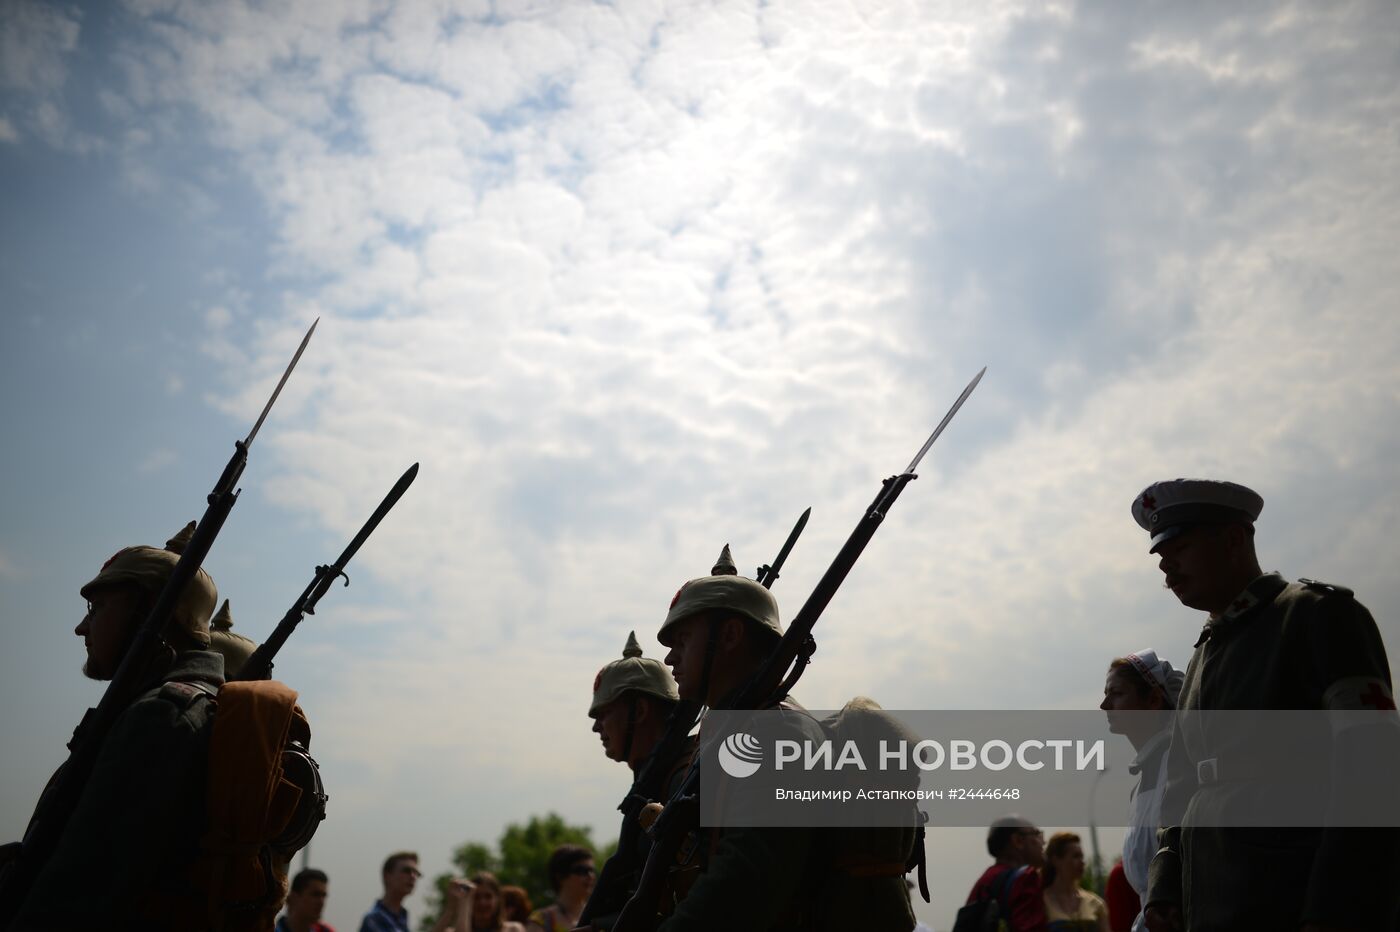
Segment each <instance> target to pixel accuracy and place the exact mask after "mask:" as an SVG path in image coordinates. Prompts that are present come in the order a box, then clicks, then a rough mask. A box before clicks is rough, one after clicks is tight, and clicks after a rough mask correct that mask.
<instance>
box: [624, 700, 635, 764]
mask: <svg viewBox="0 0 1400 932" xmlns="http://www.w3.org/2000/svg"><path fill="white" fill-rule="evenodd" d="M636 730H637V694H636V693H634V692H629V693H628V694H627V730H626V731H625V732H623V738H622V759H623V761H625V762H629V763H630V762H631V760H632V735H633V733H634V732H635V731H636Z"/></svg>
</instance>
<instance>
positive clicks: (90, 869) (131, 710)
mask: <svg viewBox="0 0 1400 932" xmlns="http://www.w3.org/2000/svg"><path fill="white" fill-rule="evenodd" d="M194 527H195V526H194V523H193V522H191V523H190V524H189V525H188V526H187V527H186V528H185V529H184V530H183V531H182V532H181V533H180V534H178V535H176V536H175V537H174V538H172V539H171V540H170V541H168V542H167V543H166V545H165V547H164V548H158V547H127V548H125V549H123V550H120V551H118V552H117V553H116V554H115V555H114V556H113V557H112V558H111V559H109V560H108V561H107V562H106V563H104V564H103V565H102V568H101V570H99V571H98V573H97V575H96V576H94V577H93V578H92V580H91V581H89V582H88V583H87V584H86V585H84V586H83V587H82V589H81V590H79V591H80V594H81V595H82V597H83V598H84V599H85V600H86V602H87V612H86V614H85V615H84V616H83V619H82V621H80V622H79V623H78V626H77V628H76V629H75V630H74V633H75V634H77V635H78V636H79V637H81V638H82V639H83V643H84V645H85V647H86V648H87V662H86V664H85V666H84V667H83V672H84V673H85V674H86V675H87V676H88V677H90V678H92V679H96V680H110V679H111V678H112V677H113V676H114V675H115V674H116V672H117V669H118V667H119V666H120V665H121V664H122V661H123V659H125V656H126V653H127V649H128V646H129V645H130V644H131V642H132V640H133V638H134V637H135V635H136V632H137V630H138V629H139V627H140V625H141V624H142V622H143V621H144V620H145V618H146V616H147V614H148V613H149V612H150V610H151V608H152V606H153V605H154V604H155V602H156V600H157V599H158V597H159V596H160V594H161V591H162V590H163V589H164V587H165V583H166V581H167V580H168V579H169V578H170V575H171V572H172V570H173V569H174V568H175V564H176V562H178V560H179V555H180V553H181V551H183V549H184V547H185V545H186V544H187V543H188V542H189V540H190V538H191V537H192V535H193V533H194ZM217 601H218V591H217V589H216V588H215V586H214V581H213V579H211V578H210V577H209V574H208V573H206V572H204V570H202V569H201V570H199V571H198V572H197V573H196V574H195V577H194V578H193V579H192V580H190V582H189V584H188V585H187V586H186V587H185V590H184V591H183V592H182V593H181V594H180V595H179V597H178V599H177V600H176V603H175V607H174V609H173V610H172V611H171V614H170V618H169V620H168V621H167V622H166V624H165V626H164V628H163V629H162V630H161V631H160V632H159V636H158V637H157V638H156V640H155V642H154V644H153V645H152V647H151V649H150V651H149V652H148V653H147V655H146V656H144V657H133V658H131V660H132V662H134V663H136V664H138V668H139V670H140V676H139V677H138V681H139V683H140V686H139V688H138V689H137V691H136V692H135V693H134V696H135V698H134V700H133V701H132V702H131V704H130V705H129V706H128V707H127V708H126V709H125V710H124V711H122V712H121V713H120V715H119V716H118V717H117V719H116V721H115V722H114V723H113V725H112V728H111V730H110V731H109V732H108V734H107V736H106V739H105V740H104V741H103V743H102V746H101V748H100V750H99V751H98V756H97V759H96V762H95V764H94V766H93V770H92V774H91V776H90V777H89V779H88V780H87V783H86V784H85V786H84V789H83V793H82V795H81V796H80V797H79V799H78V802H77V805H76V806H75V807H74V809H73V812H72V815H71V816H70V817H69V819H68V822H67V825H66V827H65V828H64V832H63V835H62V836H61V837H60V838H59V841H58V843H57V847H56V848H55V850H54V852H53V855H52V856H51V857H50V858H49V859H48V861H47V862H46V863H45V864H44V865H43V866H42V867H41V868H40V869H39V871H38V874H37V875H36V877H35V880H34V883H33V884H32V886H31V887H30V889H29V892H28V895H27V897H26V898H25V901H24V902H23V903H22V904H21V906H20V910H19V913H18V915H17V917H16V919H15V921H14V924H13V926H12V927H11V928H13V929H16V930H28V929H68V928H79V927H83V928H127V927H135V926H137V925H138V924H139V925H140V926H141V927H143V928H147V929H166V928H171V927H172V926H171V923H172V922H175V921H176V920H173V919H171V914H172V913H175V912H177V908H178V907H186V908H189V904H188V902H187V901H188V898H189V897H191V896H193V894H192V893H191V892H190V891H189V885H188V883H187V878H186V877H185V873H184V870H183V869H182V868H183V867H184V865H187V864H189V863H190V862H191V861H193V859H194V857H195V855H196V854H197V852H198V850H199V843H200V835H201V832H202V828H203V824H204V820H205V814H204V791H205V778H206V757H207V753H208V742H209V732H210V723H211V721H212V714H213V704H212V703H211V702H209V701H208V699H209V697H210V696H211V695H213V694H214V693H215V692H217V691H218V688H219V686H220V685H222V683H223V682H224V665H223V658H222V657H221V656H220V655H219V654H218V653H216V652H214V651H211V650H210V649H209V643H210V637H209V635H210V630H209V618H210V615H212V614H213V612H214V606H215V604H217ZM75 883H76V884H78V885H79V887H80V893H79V894H78V895H74V891H75V886H74V885H75ZM202 903H203V901H202V900H201V901H200V904H199V907H200V908H202Z"/></svg>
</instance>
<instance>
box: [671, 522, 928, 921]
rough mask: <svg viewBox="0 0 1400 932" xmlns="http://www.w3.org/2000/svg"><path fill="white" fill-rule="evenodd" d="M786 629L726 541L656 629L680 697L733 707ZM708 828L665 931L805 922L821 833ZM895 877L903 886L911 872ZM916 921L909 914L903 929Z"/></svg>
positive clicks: (814, 736) (814, 727) (795, 718)
mask: <svg viewBox="0 0 1400 932" xmlns="http://www.w3.org/2000/svg"><path fill="white" fill-rule="evenodd" d="M782 635H783V628H782V624H781V622H780V621H779V619H778V603H777V601H776V600H775V599H774V598H773V594H772V593H771V592H769V591H768V590H767V589H765V588H764V587H763V586H762V585H761V584H759V583H758V582H756V581H754V580H752V579H747V578H745V577H743V576H740V575H738V570H737V569H736V568H735V565H734V560H733V558H732V557H731V556H730V553H729V547H728V546H726V547H725V548H724V550H723V552H722V553H721V554H720V558H719V561H718V562H717V563H716V564H715V566H714V568H713V569H712V570H711V571H710V575H709V576H702V577H700V578H698V579H692V580H690V581H689V582H687V583H685V585H683V586H681V588H680V589H679V590H678V591H677V592H676V595H675V597H674V598H673V599H672V600H671V606H670V610H669V611H668V612H667V614H666V619H665V621H664V622H663V623H662V625H661V630H660V631H658V632H657V635H656V638H657V640H658V641H660V642H661V643H662V644H663V645H665V646H666V647H667V648H668V653H667V654H666V658H665V661H666V665H667V666H669V667H670V668H671V671H672V673H673V674H674V675H675V680H676V686H677V689H678V691H679V694H680V697H681V698H682V699H689V700H694V701H697V702H701V703H703V704H704V705H706V706H707V707H709V708H715V709H729V708H734V706H733V701H734V697H735V695H736V693H738V692H739V691H740V690H741V689H742V688H743V686H744V684H745V683H747V682H748V681H749V680H750V679H751V678H752V677H753V676H754V675H755V674H756V673H757V672H758V670H759V668H760V667H761V665H762V664H763V662H764V660H765V659H766V658H767V657H768V655H769V654H770V653H771V652H772V650H773V648H774V647H776V646H777V644H778V641H779V640H780V639H781V638H782ZM780 708H782V709H784V710H786V713H785V715H786V716H787V717H785V720H784V725H786V726H790V727H791V729H792V731H793V734H794V736H795V737H796V738H797V739H798V740H809V741H813V742H819V741H821V740H822V739H823V737H824V736H823V733H822V730H821V727H820V726H819V725H818V724H817V723H816V722H815V721H814V720H813V719H812V718H811V716H809V715H807V714H806V713H805V712H803V711H801V707H800V706H798V705H797V704H796V703H795V702H792V701H791V700H785V701H784V702H783V703H782V704H781V706H780ZM703 737H704V736H703V729H702V740H703ZM700 835H701V839H700V846H699V847H701V848H704V849H705V850H706V851H708V852H709V854H708V857H707V858H704V859H703V861H702V869H701V872H700V874H699V876H698V877H697V879H696V880H695V883H694V885H693V886H692V887H691V888H690V890H689V892H688V894H686V895H685V897H684V898H683V899H681V900H680V901H679V902H678V903H677V904H676V907H675V911H674V912H673V913H672V914H671V916H670V917H668V918H667V919H666V920H665V921H664V922H663V923H662V924H661V926H660V930H661V932H691V930H694V932H700V930H706V932H709V930H714V929H726V930H768V929H787V928H800V927H801V923H802V921H803V912H804V907H808V906H809V904H807V903H805V902H804V899H803V894H804V893H809V892H810V891H807V890H804V878H805V877H806V871H807V868H808V865H809V858H811V857H812V850H813V848H814V842H815V839H816V835H815V832H814V831H813V830H811V829H799V828H728V829H711V830H702V831H701V832H700ZM814 866H815V865H814ZM893 879H895V880H897V881H898V882H899V886H900V888H901V889H903V887H904V883H903V878H902V877H901V878H893ZM905 896H906V900H907V893H906V894H905ZM807 918H810V917H807ZM912 927H913V920H912V914H911V919H910V921H909V923H908V924H907V925H905V926H904V927H903V929H904V930H908V929H910V928H912Z"/></svg>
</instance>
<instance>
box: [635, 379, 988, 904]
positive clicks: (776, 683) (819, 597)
mask: <svg viewBox="0 0 1400 932" xmlns="http://www.w3.org/2000/svg"><path fill="white" fill-rule="evenodd" d="M986 371H987V370H986V367H983V369H982V371H981V372H978V373H977V375H976V376H974V377H973V379H972V381H971V382H969V383H968V385H967V388H965V389H963V392H962V394H961V395H959V396H958V400H957V401H955V402H953V406H952V407H951V408H949V409H948V413H947V414H945V415H944V416H943V420H942V421H940V422H939V424H938V426H937V427H935V428H934V430H933V433H932V434H930V435H929V438H928V440H926V441H925V442H924V445H923V447H921V448H920V450H919V452H918V453H917V454H916V455H915V456H914V459H913V460H912V461H911V462H910V463H909V465H908V467H906V468H905V470H904V471H903V472H902V473H900V474H899V475H896V476H891V477H889V478H888V479H886V480H884V482H882V483H881V485H880V491H879V493H878V494H877V495H876V496H875V500H874V501H873V502H871V503H870V507H869V508H867V509H866V510H865V514H864V515H863V516H862V517H861V519H860V522H859V523H858V524H856V528H855V530H854V531H852V532H851V536H850V537H848V538H847V539H846V543H845V544H844V545H842V547H841V549H840V550H839V551H838V552H837V554H836V558H835V559H833V560H832V561H831V566H829V567H828V568H827V571H826V572H825V573H824V574H823V575H822V578H821V579H820V580H819V581H818V582H817V585H816V588H814V589H813V590H812V594H811V595H809V596H808V597H807V601H806V602H805V603H803V605H802V608H801V610H800V611H798V613H797V616H796V617H795V618H793V620H792V622H791V624H789V625H788V629H787V631H785V632H784V633H783V638H782V640H781V641H779V642H778V645H777V647H775V648H774V649H773V651H772V653H770V654H769V655H768V657H767V658H766V659H765V661H764V662H763V664H762V665H761V666H760V667H759V669H758V671H757V672H756V673H755V674H754V675H753V676H752V677H751V678H750V679H749V680H748V681H747V682H746V683H745V684H744V685H743V686H742V687H740V689H739V690H738V691H737V692H736V693H735V695H734V698H733V699H732V701H730V703H729V704H728V707H729V708H732V709H766V708H770V707H771V706H772V705H773V704H774V703H776V702H777V701H779V700H781V699H782V698H783V697H784V696H786V695H787V694H788V692H789V691H790V690H791V689H792V686H793V684H794V683H796V682H797V680H798V678H800V677H801V675H802V672H803V670H804V669H805V668H806V666H807V664H808V663H809V662H810V660H811V656H812V652H813V651H815V650H816V642H815V641H814V640H813V639H812V628H813V627H814V626H815V625H816V622H817V619H818V618H820V617H821V613H822V612H823V611H824V610H825V609H826V606H827V605H828V603H830V602H831V598H832V596H834V595H835V594H836V590H837V589H839V588H840V587H841V583H842V582H843V581H845V579H846V575H847V574H848V573H850V571H851V568H852V567H853V566H855V563H856V560H857V559H859V558H860V555H861V552H862V551H863V550H865V545H866V544H868V543H870V539H871V538H872V537H874V536H875V531H876V530H878V529H879V527H880V524H881V522H883V521H884V520H885V515H886V514H888V513H889V510H890V507H891V506H892V505H894V503H895V500H896V499H897V498H899V494H900V493H901V492H903V491H904V487H905V486H906V485H908V484H909V483H910V482H912V481H913V480H914V479H916V478H917V476H916V475H915V473H914V470H915V469H916V468H917V467H918V465H919V461H920V460H922V459H923V458H924V454H925V453H927V452H928V451H929V447H931V446H933V442H934V441H935V440H937V439H938V436H939V434H941V433H943V429H944V428H945V427H947V426H948V422H949V421H951V420H952V419H953V415H955V414H957V413H958V409H959V408H961V407H962V405H963V402H965V401H966V400H967V398H968V396H969V395H971V394H972V390H973V389H974V388H976V387H977V383H978V382H980V381H981V380H982V376H983V375H984V374H985V373H986ZM789 668H791V672H789ZM785 673H786V674H787V676H786V677H784V674H785ZM704 750H705V749H702V750H701V751H700V752H699V753H697V754H696V755H695V760H694V761H693V762H692V763H691V766H690V770H689V771H688V772H687V773H686V777H685V782H684V783H683V784H682V785H681V787H680V788H679V789H678V790H677V791H676V793H675V795H673V796H672V797H671V798H670V799H669V800H668V801H667V803H666V807H665V809H664V810H663V811H662V813H661V816H660V817H659V818H658V819H657V820H656V822H655V824H654V825H653V826H652V829H651V835H652V846H651V851H650V852H649V853H648V855H647V863H646V867H645V868H643V870H642V878H641V881H640V882H639V883H638V885H637V891H636V893H634V894H633V895H632V899H631V900H629V901H628V903H627V905H626V906H625V907H624V908H623V910H622V914H621V915H620V916H618V919H617V923H616V924H615V925H614V926H613V927H612V930H611V932H650V930H652V929H654V928H655V927H656V925H657V918H658V917H657V905H658V903H659V902H660V900H661V890H662V887H663V885H664V884H665V881H666V875H667V873H668V872H669V870H670V867H671V865H673V864H674V863H675V862H676V856H677V854H678V853H679V852H680V849H681V844H682V843H683V842H684V840H685V838H686V836H687V835H688V834H689V833H691V832H694V831H696V830H697V829H698V826H699V811H700V810H699V806H698V805H697V801H698V800H699V798H700V797H699V792H700V761H701V758H702V756H703V754H704Z"/></svg>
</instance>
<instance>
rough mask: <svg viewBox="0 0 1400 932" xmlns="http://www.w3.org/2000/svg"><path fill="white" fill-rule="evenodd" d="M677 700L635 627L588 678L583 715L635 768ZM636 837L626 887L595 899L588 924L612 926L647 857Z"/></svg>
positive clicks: (686, 762)
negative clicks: (616, 653)
mask: <svg viewBox="0 0 1400 932" xmlns="http://www.w3.org/2000/svg"><path fill="white" fill-rule="evenodd" d="M679 700H680V694H679V693H678V692H677V691H676V681H675V679H674V678H673V677H672V676H671V671H670V670H668V669H667V668H666V665H665V664H664V663H662V662H661V661H659V660H656V659H653V658H651V657H643V656H642V647H641V645H640V644H639V643H637V633H636V632H635V631H633V632H630V633H629V634H628V635H627V645H626V646H625V647H623V649H622V659H620V660H613V661H611V662H609V663H607V664H605V665H604V666H603V668H602V669H601V670H599V671H598V674H597V675H596V676H595V677H594V678H593V699H592V701H591V702H590V703H589V706H588V717H589V718H591V719H593V731H594V733H595V734H597V735H598V737H599V739H600V740H601V741H602V743H603V753H604V754H606V755H607V756H608V757H609V758H610V759H611V760H615V761H620V762H623V763H625V764H627V766H628V768H629V769H630V770H631V771H632V772H633V774H636V772H637V771H638V770H639V769H640V768H641V767H642V765H643V764H645V763H646V761H647V759H648V758H649V757H650V756H651V752H652V750H653V749H654V748H655V747H656V745H657V743H658V742H660V741H661V739H662V736H663V735H664V734H665V732H666V727H667V725H666V723H667V720H668V718H669V717H670V715H671V713H672V712H673V711H674V710H675V707H676V703H677V702H678V701H679ZM694 746H695V743H694V738H691V739H689V742H688V747H687V750H686V751H685V752H684V753H682V754H681V755H680V757H679V759H678V760H677V761H676V762H675V764H674V765H673V767H672V769H671V772H670V774H669V775H668V776H667V780H666V793H665V795H666V796H670V794H671V792H672V791H674V790H675V789H676V787H677V786H678V785H679V784H680V782H681V781H682V780H683V779H684V776H685V771H686V769H687V768H688V767H689V766H690V759H691V755H692V753H693V752H694ZM637 842H638V844H637V850H636V851H635V852H633V854H634V858H633V861H632V863H634V864H636V865H637V869H636V870H634V871H633V872H632V875H631V876H630V877H629V878H627V882H626V883H625V884H624V886H625V887H626V889H625V890H614V891H612V893H614V894H616V896H617V899H615V900H614V901H610V902H608V903H607V904H601V903H600V904H596V905H595V910H600V911H599V912H598V913H597V918H595V919H594V920H593V924H594V925H596V926H598V927H599V928H604V929H605V928H608V927H609V926H611V924H612V922H613V921H614V920H616V918H617V913H618V912H620V911H621V909H622V907H623V905H624V904H625V903H626V902H627V900H628V899H629V898H630V897H631V895H632V891H634V890H635V889H636V888H637V883H638V881H639V880H640V879H641V878H640V875H641V865H643V864H645V863H646V858H647V854H648V852H649V851H650V849H651V840H650V838H649V837H648V836H647V835H646V834H645V833H638V834H637ZM617 856H618V855H617V854H614V855H613V857H617ZM618 863H620V864H621V863H627V862H626V861H625V860H624V861H620V862H618ZM595 895H600V896H608V895H609V891H603V890H601V888H595Z"/></svg>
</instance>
